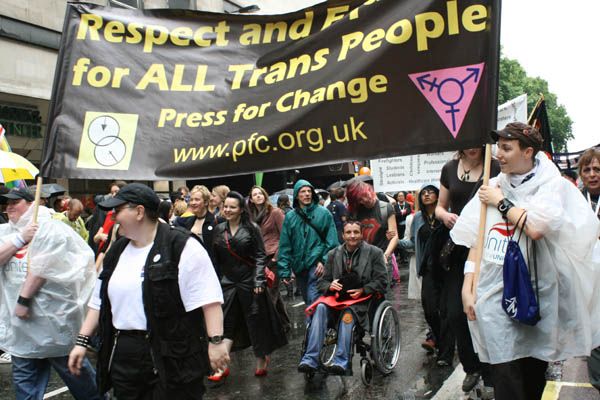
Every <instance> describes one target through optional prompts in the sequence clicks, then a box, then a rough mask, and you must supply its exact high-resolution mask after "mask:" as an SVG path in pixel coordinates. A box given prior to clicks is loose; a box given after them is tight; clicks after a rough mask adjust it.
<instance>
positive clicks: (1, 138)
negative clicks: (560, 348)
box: [0, 124, 27, 189]
mask: <svg viewBox="0 0 600 400" xmlns="http://www.w3.org/2000/svg"><path fill="white" fill-rule="evenodd" d="M0 150H2V151H8V152H12V149H11V148H10V145H9V144H8V140H6V130H5V129H4V127H3V126H2V125H1V124H0ZM5 186H6V187H7V188H9V189H12V188H24V187H27V184H26V183H25V181H24V180H18V181H12V182H8V183H6V184H5Z"/></svg>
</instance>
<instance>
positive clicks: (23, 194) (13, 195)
mask: <svg viewBox="0 0 600 400" xmlns="http://www.w3.org/2000/svg"><path fill="white" fill-rule="evenodd" d="M1 196H2V197H3V198H5V199H8V200H19V199H24V200H25V201H29V202H31V201H33V200H35V197H34V196H33V193H31V192H30V191H29V189H27V188H13V189H10V191H9V192H8V193H6V194H3V195H1Z"/></svg>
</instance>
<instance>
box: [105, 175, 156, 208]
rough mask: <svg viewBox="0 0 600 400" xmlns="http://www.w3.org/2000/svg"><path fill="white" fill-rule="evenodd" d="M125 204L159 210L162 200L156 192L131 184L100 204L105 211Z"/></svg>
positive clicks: (146, 187)
mask: <svg viewBox="0 0 600 400" xmlns="http://www.w3.org/2000/svg"><path fill="white" fill-rule="evenodd" d="M125 203H131V204H139V205H142V206H144V207H145V208H147V209H149V210H155V211H157V210H158V206H159V205H160V199H159V198H158V196H157V195H156V193H154V190H152V189H150V188H149V187H148V186H146V185H144V184H142V183H137V182H136V183H130V184H127V185H125V186H123V187H122V188H121V190H119V193H117V194H116V195H115V196H114V197H110V198H108V199H106V200H104V201H102V202H100V203H99V204H98V207H100V208H102V209H104V210H111V209H113V208H115V207H118V206H120V205H122V204H125Z"/></svg>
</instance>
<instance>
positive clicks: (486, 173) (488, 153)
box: [472, 144, 492, 301]
mask: <svg viewBox="0 0 600 400" xmlns="http://www.w3.org/2000/svg"><path fill="white" fill-rule="evenodd" d="M491 165H492V145H491V144H486V145H485V161H484V164H483V184H484V185H486V186H487V185H489V183H490V168H491ZM486 219H487V204H485V203H481V209H480V211H479V234H478V236H477V247H476V249H477V251H476V253H475V274H474V275H473V288H472V293H473V296H475V300H476V301H477V284H478V283H479V270H480V267H481V259H482V258H483V239H484V238H485V223H486Z"/></svg>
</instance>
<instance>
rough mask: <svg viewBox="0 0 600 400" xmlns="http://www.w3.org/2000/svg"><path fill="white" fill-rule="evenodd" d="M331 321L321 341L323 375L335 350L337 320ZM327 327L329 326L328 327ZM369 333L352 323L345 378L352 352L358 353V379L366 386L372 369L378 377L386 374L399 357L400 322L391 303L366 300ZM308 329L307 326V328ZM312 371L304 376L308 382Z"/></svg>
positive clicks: (304, 343)
mask: <svg viewBox="0 0 600 400" xmlns="http://www.w3.org/2000/svg"><path fill="white" fill-rule="evenodd" d="M342 314H343V313H342V312H340V316H339V317H338V319H337V320H336V321H335V325H333V326H334V327H329V328H328V330H327V333H326V335H325V340H324V343H323V346H322V348H321V354H320V361H321V368H320V369H319V371H320V372H322V373H323V374H324V375H327V369H326V368H325V367H326V366H328V365H330V363H331V362H332V360H333V357H334V355H335V352H336V348H337V331H336V328H337V326H338V324H339V319H340V318H341V315H342ZM329 325H330V326H331V324H329ZM368 325H369V327H370V331H369V332H365V331H364V329H363V328H362V327H361V326H359V324H355V325H354V327H353V329H352V346H351V348H350V357H349V359H350V366H349V368H348V371H349V375H352V359H353V357H354V353H358V354H360V372H361V373H360V377H361V380H362V382H363V384H364V385H365V386H370V385H371V382H372V380H373V374H374V369H376V370H377V371H379V373H381V374H382V375H384V376H385V375H389V374H390V373H391V372H392V371H393V370H394V367H395V366H396V364H397V363H398V359H399V358H400V346H401V340H400V339H401V337H400V336H401V335H400V319H399V317H398V312H397V311H396V310H395V309H394V307H393V306H392V303H391V302H390V301H388V300H385V298H383V297H381V298H374V299H372V300H371V301H370V304H369V311H368ZM309 326H310V325H309ZM309 326H307V327H306V330H305V333H304V342H303V343H302V354H301V357H302V356H303V355H304V353H305V351H306V343H307V341H308V332H309ZM314 375H315V372H308V373H305V379H306V380H307V381H308V380H311V379H312V378H313V377H314Z"/></svg>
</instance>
